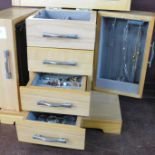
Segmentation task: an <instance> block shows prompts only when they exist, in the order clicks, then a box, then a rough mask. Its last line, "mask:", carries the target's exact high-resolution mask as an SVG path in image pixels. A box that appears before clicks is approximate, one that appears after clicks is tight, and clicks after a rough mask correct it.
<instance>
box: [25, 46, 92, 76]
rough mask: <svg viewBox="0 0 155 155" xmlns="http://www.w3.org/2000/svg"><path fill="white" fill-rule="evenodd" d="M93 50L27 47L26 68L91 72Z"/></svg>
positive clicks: (65, 72)
mask: <svg viewBox="0 0 155 155" xmlns="http://www.w3.org/2000/svg"><path fill="white" fill-rule="evenodd" d="M93 58H94V52H93V51H81V50H69V49H52V48H37V47H28V68H29V71H33V72H46V73H62V74H77V75H90V76H92V74H93Z"/></svg>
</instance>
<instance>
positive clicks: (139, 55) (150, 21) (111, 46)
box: [94, 11, 154, 98]
mask: <svg viewBox="0 0 155 155" xmlns="http://www.w3.org/2000/svg"><path fill="white" fill-rule="evenodd" d="M153 27H154V15H152V14H151V13H145V12H131V13H114V12H103V11H102V12H99V15H98V30H97V40H98V42H97V45H96V58H95V82H94V88H95V90H99V91H104V92H108V93H115V94H118V95H124V96H130V97H137V98H141V97H142V93H143V87H144V81H145V75H146V70H147V65H148V61H149V60H148V59H149V53H150V47H151V39H152V34H153Z"/></svg>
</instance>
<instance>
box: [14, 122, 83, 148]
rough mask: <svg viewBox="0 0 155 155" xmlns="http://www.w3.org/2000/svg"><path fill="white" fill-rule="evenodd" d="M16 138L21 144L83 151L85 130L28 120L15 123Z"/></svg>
mask: <svg viewBox="0 0 155 155" xmlns="http://www.w3.org/2000/svg"><path fill="white" fill-rule="evenodd" d="M16 128H17V136H18V140H19V141H22V142H28V143H34V144H41V145H49V146H56V147H64V148H72V149H80V150H83V149H84V145H85V129H82V128H80V127H78V126H77V125H75V126H72V125H63V124H50V123H45V122H38V121H37V122H36V121H30V120H22V121H17V123H16Z"/></svg>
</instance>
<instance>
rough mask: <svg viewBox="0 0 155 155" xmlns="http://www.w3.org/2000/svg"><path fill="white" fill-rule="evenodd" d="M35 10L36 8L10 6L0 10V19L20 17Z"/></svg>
mask: <svg viewBox="0 0 155 155" xmlns="http://www.w3.org/2000/svg"><path fill="white" fill-rule="evenodd" d="M35 11H37V9H30V8H16V7H12V8H9V9H5V10H2V11H0V19H7V20H12V21H13V20H17V19H19V18H22V17H24V16H28V15H30V14H32V13H33V12H35Z"/></svg>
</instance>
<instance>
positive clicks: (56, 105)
mask: <svg viewBox="0 0 155 155" xmlns="http://www.w3.org/2000/svg"><path fill="white" fill-rule="evenodd" d="M37 105H38V106H45V107H54V108H72V107H73V104H71V103H50V102H47V101H38V102H37Z"/></svg>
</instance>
